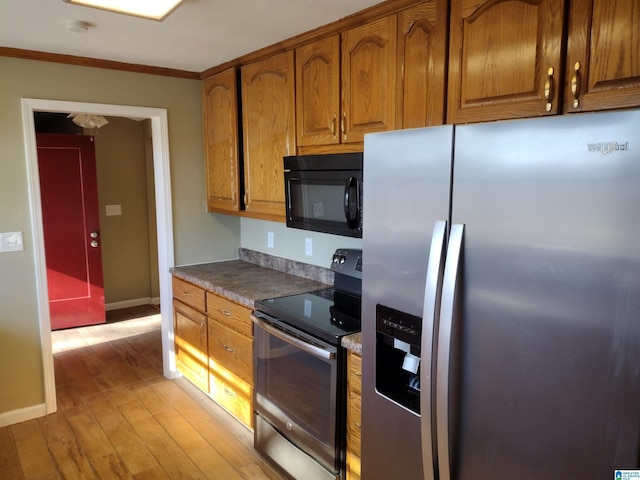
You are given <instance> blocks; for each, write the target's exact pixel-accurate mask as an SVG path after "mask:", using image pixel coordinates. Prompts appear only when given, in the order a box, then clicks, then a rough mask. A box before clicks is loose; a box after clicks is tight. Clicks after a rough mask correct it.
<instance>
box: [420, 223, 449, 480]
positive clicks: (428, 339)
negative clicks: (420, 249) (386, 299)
mask: <svg viewBox="0 0 640 480" xmlns="http://www.w3.org/2000/svg"><path fill="white" fill-rule="evenodd" d="M446 235H447V222H445V221H443V220H438V221H437V222H435V224H434V225H433V234H432V235H431V248H430V250H429V260H428V263H427V281H426V285H425V290H424V305H423V308H422V338H421V357H422V358H423V359H424V360H423V362H422V365H423V368H422V369H421V373H420V430H421V436H422V471H423V477H422V478H425V479H433V478H435V470H434V469H435V463H434V455H435V449H434V447H435V444H436V443H435V437H434V433H435V431H434V429H433V425H434V422H433V420H434V415H433V414H434V409H433V406H434V404H435V403H434V400H435V398H434V391H435V390H434V389H433V381H432V380H433V378H434V374H435V369H434V368H433V366H434V365H435V362H434V361H433V360H434V357H433V353H434V351H435V349H434V348H433V347H434V345H433V341H434V338H437V337H438V322H437V319H438V314H439V311H438V308H439V305H440V302H439V300H440V292H441V290H442V277H443V273H444V258H445V248H446ZM426 365H431V368H424V366H426Z"/></svg>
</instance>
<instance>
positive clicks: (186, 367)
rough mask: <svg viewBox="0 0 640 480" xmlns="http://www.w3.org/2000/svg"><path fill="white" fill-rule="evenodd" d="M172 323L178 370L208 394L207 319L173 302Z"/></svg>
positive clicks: (195, 311)
mask: <svg viewBox="0 0 640 480" xmlns="http://www.w3.org/2000/svg"><path fill="white" fill-rule="evenodd" d="M173 321H174V324H173V328H174V337H175V350H176V364H177V367H178V370H179V371H180V372H182V374H183V375H184V376H185V377H186V378H188V379H189V380H191V382H193V383H194V384H195V385H196V386H197V387H198V388H200V389H201V390H204V391H205V392H208V391H209V370H208V349H207V317H206V316H205V314H204V313H200V312H198V311H197V310H194V309H193V308H191V307H188V306H186V305H185V304H183V303H182V302H179V301H177V300H174V301H173Z"/></svg>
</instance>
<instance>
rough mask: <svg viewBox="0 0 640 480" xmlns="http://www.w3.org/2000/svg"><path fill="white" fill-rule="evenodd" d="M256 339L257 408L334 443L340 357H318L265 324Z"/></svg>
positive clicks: (280, 423)
mask: <svg viewBox="0 0 640 480" xmlns="http://www.w3.org/2000/svg"><path fill="white" fill-rule="evenodd" d="M255 340H256V345H255V346H256V372H255V377H256V394H257V403H258V405H257V406H256V407H257V410H258V411H260V410H262V411H260V413H262V414H266V415H267V416H268V417H269V418H270V420H271V421H272V422H273V423H274V424H276V425H278V426H280V427H281V428H283V427H284V428H288V427H287V424H288V423H291V424H293V425H294V426H295V427H297V428H299V429H300V430H301V431H302V432H304V434H303V436H304V437H307V435H310V436H312V437H313V438H314V439H316V440H319V441H320V443H322V444H324V445H327V446H334V445H335V435H336V382H337V373H336V372H337V361H336V359H335V358H334V359H331V360H328V359H321V358H318V357H316V356H314V355H312V354H310V353H307V352H305V351H303V350H301V349H300V348H298V347H296V346H293V345H290V344H289V343H287V342H285V341H283V340H281V339H279V338H277V337H275V336H273V335H271V334H269V333H267V332H265V331H264V330H262V329H261V328H257V329H256V339H255ZM295 430H296V428H294V429H293V431H292V432H291V433H292V434H293V435H294V436H295V435H296V432H295Z"/></svg>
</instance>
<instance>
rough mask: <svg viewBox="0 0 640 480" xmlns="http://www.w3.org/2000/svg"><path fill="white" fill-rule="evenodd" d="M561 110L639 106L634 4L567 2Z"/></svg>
mask: <svg viewBox="0 0 640 480" xmlns="http://www.w3.org/2000/svg"><path fill="white" fill-rule="evenodd" d="M570 3H571V7H570V12H569V39H568V44H567V73H566V93H565V111H566V112H579V111H582V110H586V111H589V110H603V109H608V108H620V107H635V106H638V105H640V0H572V1H571V2H570Z"/></svg>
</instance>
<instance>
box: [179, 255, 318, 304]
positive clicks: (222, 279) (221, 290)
mask: <svg viewBox="0 0 640 480" xmlns="http://www.w3.org/2000/svg"><path fill="white" fill-rule="evenodd" d="M171 273H172V274H173V275H174V276H176V277H178V278H181V279H182V280H186V281H187V282H190V283H193V284H194V285H198V286H199V287H202V288H204V289H206V290H209V291H211V292H213V293H216V294H218V295H221V296H223V297H225V298H228V299H229V300H232V301H234V302H236V303H239V304H240V305H244V306H245V307H248V308H253V302H254V301H255V300H260V299H263V298H272V297H280V296H283V295H292V294H295V293H302V292H310V291H312V290H319V289H322V288H327V287H329V286H330V285H327V284H325V283H320V282H316V281H313V280H309V279H307V278H302V277H298V276H296V275H291V274H289V273H284V272H279V271H277V270H273V269H271V268H267V267H262V266H260V265H255V264H253V263H249V262H245V261H242V260H228V261H225V262H215V263H203V264H199V265H189V266H184V267H174V268H172V269H171Z"/></svg>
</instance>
